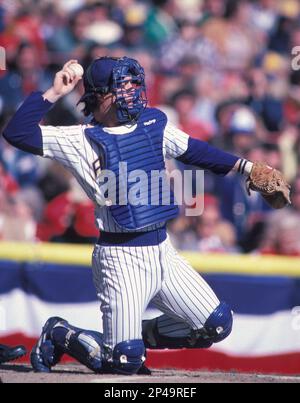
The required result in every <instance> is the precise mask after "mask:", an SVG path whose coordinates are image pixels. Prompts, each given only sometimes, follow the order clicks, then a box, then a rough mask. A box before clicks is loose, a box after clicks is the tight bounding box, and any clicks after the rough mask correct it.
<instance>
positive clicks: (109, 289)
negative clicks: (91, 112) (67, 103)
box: [40, 123, 219, 348]
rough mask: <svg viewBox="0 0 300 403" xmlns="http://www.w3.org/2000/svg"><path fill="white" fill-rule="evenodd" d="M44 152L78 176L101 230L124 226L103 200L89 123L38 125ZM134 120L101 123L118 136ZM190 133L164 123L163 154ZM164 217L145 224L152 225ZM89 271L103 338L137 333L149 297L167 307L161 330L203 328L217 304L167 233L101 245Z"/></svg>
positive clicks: (172, 153)
mask: <svg viewBox="0 0 300 403" xmlns="http://www.w3.org/2000/svg"><path fill="white" fill-rule="evenodd" d="M40 128H41V131H42V136H43V152H44V157H47V158H51V159H53V160H56V161H58V162H60V163H61V164H62V165H63V166H64V167H66V168H67V169H68V170H69V171H71V172H72V174H73V175H74V176H75V177H76V179H77V181H78V182H79V184H80V185H81V187H82V188H83V190H84V191H85V192H86V194H87V195H88V197H89V198H90V199H91V200H92V201H93V202H94V203H95V218H96V224H97V226H98V228H99V230H100V231H105V232H116V233H117V232H124V231H125V232H126V231H127V230H125V229H123V228H121V227H119V226H118V225H117V224H116V222H115V221H114V220H113V218H112V216H111V213H110V210H109V208H108V207H107V206H105V205H103V204H104V196H103V194H102V190H101V188H100V186H99V183H98V181H97V175H96V174H95V170H94V167H95V164H94V163H95V162H96V161H97V160H98V159H99V152H101V150H99V149H98V146H97V145H96V144H95V143H94V142H92V141H91V140H90V138H89V137H87V136H86V135H85V129H86V128H87V126H84V125H77V126H68V127H64V126H59V127H53V126H40ZM134 129H135V126H126V125H124V126H118V127H114V128H104V131H106V132H107V133H110V134H113V135H116V136H122V134H126V133H130V132H131V131H133V130H134ZM188 138H189V136H188V135H187V134H186V133H184V132H182V131H181V130H179V129H177V128H176V127H174V126H173V125H172V124H170V123H168V124H167V125H166V127H165V130H164V141H163V152H164V156H165V158H176V157H179V156H180V155H182V154H183V153H184V152H185V151H186V149H187V146H188ZM164 224H165V223H161V224H156V225H154V226H151V227H146V228H143V229H142V230H141V231H150V230H153V229H157V228H160V227H163V226H164ZM92 267H93V277H94V283H95V286H96V289H97V292H98V296H99V299H100V302H101V311H102V314H103V330H104V343H105V344H106V345H108V346H109V347H111V348H113V347H114V346H115V345H116V344H117V343H119V342H121V341H124V340H130V339H140V338H141V326H142V317H143V314H144V312H145V310H146V308H147V306H148V305H149V304H150V303H151V305H152V306H154V307H156V308H158V309H159V310H160V311H162V312H163V313H165V314H166V315H167V316H164V317H163V318H164V320H163V321H162V326H161V330H160V331H161V332H162V333H164V334H165V335H176V336H178V335H180V334H184V335H185V334H187V331H189V330H190V329H191V328H192V329H201V328H202V327H203V325H204V323H205V321H206V319H207V318H208V317H209V316H210V314H211V313H212V312H213V311H214V309H215V308H216V307H217V306H218V305H219V300H218V298H217V297H216V295H215V293H214V292H213V291H212V289H211V288H210V287H209V285H208V284H207V283H206V282H205V281H204V280H203V278H202V277H201V276H200V275H199V274H198V273H196V272H195V271H194V270H193V269H192V267H191V266H190V265H189V264H188V263H187V262H186V261H185V260H184V259H183V258H182V257H180V256H179V255H178V254H177V252H176V251H175V249H174V248H173V247H172V245H171V243H170V240H169V238H167V239H166V240H165V241H163V242H162V243H160V244H159V245H153V246H139V247H136V246H130V247H124V246H101V245H98V244H96V245H95V249H94V252H93V261H92Z"/></svg>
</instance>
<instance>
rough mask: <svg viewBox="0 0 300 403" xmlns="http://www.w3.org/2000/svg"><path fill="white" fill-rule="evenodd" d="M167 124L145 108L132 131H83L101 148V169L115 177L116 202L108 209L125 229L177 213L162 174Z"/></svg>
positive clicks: (161, 114) (160, 113) (163, 118)
mask: <svg viewBox="0 0 300 403" xmlns="http://www.w3.org/2000/svg"><path fill="white" fill-rule="evenodd" d="M166 123H167V118H166V116H165V114H164V113H163V112H161V111H159V110H157V109H152V108H146V109H145V111H144V112H143V113H142V115H141V116H140V118H139V119H138V122H137V127H136V129H135V130H134V131H133V132H131V133H128V134H122V135H115V134H109V133H106V132H104V131H103V130H102V128H101V127H100V126H95V127H93V128H90V129H86V130H85V133H86V135H87V136H88V137H90V138H91V139H92V140H93V141H94V142H96V143H97V144H98V145H99V146H100V149H102V150H103V153H104V158H103V156H101V157H100V160H102V164H104V166H102V167H101V169H102V170H103V169H106V170H109V171H112V172H113V174H114V176H115V178H116V198H115V203H113V204H112V205H111V206H109V209H110V211H111V214H112V217H113V219H114V220H115V222H116V223H117V224H118V225H119V226H120V227H122V228H124V229H127V230H131V231H134V230H137V229H142V228H145V227H147V226H150V225H153V224H158V223H161V222H165V221H168V220H170V219H171V218H174V217H176V216H177V215H178V212H179V210H178V206H177V205H175V202H174V195H173V193H172V192H171V191H170V188H169V184H168V180H167V176H166V173H165V162H164V157H163V135H164V128H165V126H166ZM120 163H121V164H120ZM120 166H122V169H121V170H120ZM124 166H126V171H127V172H125V173H127V175H126V174H124V170H123V168H124ZM142 171H143V172H142ZM122 172H123V173H122ZM158 174H159V175H158ZM133 178H136V179H137V178H138V181H137V180H133ZM108 188H109V185H108ZM135 194H136V196H138V197H137V198H135V199H134V202H132V197H131V196H132V195H135ZM124 200H126V202H124Z"/></svg>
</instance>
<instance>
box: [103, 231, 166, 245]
mask: <svg viewBox="0 0 300 403" xmlns="http://www.w3.org/2000/svg"><path fill="white" fill-rule="evenodd" d="M166 238H167V231H166V228H165V227H164V228H159V229H156V230H154V231H147V232H100V235H99V238H98V241H97V244H98V245H101V246H151V245H158V244H160V243H161V242H163V241H164V240H165V239H166Z"/></svg>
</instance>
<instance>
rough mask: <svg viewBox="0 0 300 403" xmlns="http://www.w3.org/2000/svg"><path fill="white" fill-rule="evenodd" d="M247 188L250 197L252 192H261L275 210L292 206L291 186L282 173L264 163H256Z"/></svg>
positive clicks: (248, 179) (247, 181)
mask: <svg viewBox="0 0 300 403" xmlns="http://www.w3.org/2000/svg"><path fill="white" fill-rule="evenodd" d="M246 187H247V191H248V194H249V196H250V190H254V191H256V192H259V193H260V194H261V195H262V197H263V198H264V199H265V200H266V201H267V203H268V204H269V205H270V206H271V207H273V208H275V209H281V208H283V207H285V206H286V205H287V204H291V199H290V189H291V186H290V185H289V184H288V183H287V181H286V180H285V178H284V176H283V175H282V173H281V172H279V171H277V169H274V168H270V167H269V166H268V165H266V164H264V163H261V162H254V164H253V167H252V170H251V173H250V175H249V177H248V178H247V180H246Z"/></svg>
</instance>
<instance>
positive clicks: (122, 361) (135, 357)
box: [103, 340, 145, 375]
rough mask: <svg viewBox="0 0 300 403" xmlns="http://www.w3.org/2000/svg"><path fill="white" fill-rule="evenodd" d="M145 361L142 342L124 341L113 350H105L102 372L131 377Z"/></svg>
mask: <svg viewBox="0 0 300 403" xmlns="http://www.w3.org/2000/svg"><path fill="white" fill-rule="evenodd" d="M144 361H145V346H144V343H143V341H142V340H126V341H122V342H121V343H118V344H117V345H116V346H115V348H114V349H113V350H109V349H107V350H106V357H105V359H104V361H103V370H104V372H106V373H113V374H124V375H133V374H136V373H137V372H138V370H139V369H140V368H141V366H142V365H143V362H144Z"/></svg>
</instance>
